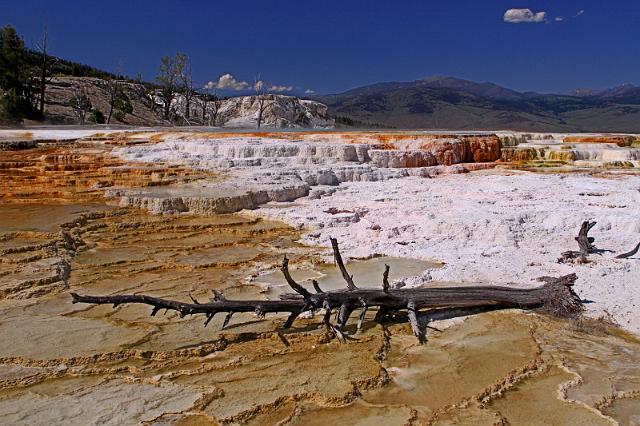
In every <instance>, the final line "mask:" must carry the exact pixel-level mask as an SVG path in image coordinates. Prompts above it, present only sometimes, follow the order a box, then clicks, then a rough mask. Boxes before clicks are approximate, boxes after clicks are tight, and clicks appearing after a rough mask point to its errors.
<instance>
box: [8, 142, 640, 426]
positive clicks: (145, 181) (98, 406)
mask: <svg viewBox="0 0 640 426" xmlns="http://www.w3.org/2000/svg"><path fill="white" fill-rule="evenodd" d="M96 133H98V132H95V131H94V132H91V131H82V132H75V133H74V131H68V132H66V133H65V132H57V133H56V132H49V131H45V130H42V131H32V132H31V133H30V134H29V135H24V134H23V135H20V132H15V131H14V132H11V133H9V132H5V133H4V134H0V136H2V137H3V140H2V141H0V146H2V147H3V148H2V149H5V150H3V151H0V178H1V180H0V217H2V219H3V220H2V223H0V253H1V254H2V257H1V260H0V318H1V320H0V335H2V336H3V343H4V344H3V345H2V349H1V350H0V418H3V419H7V421H8V422H9V423H11V424H51V423H63V422H64V423H70V424H72V423H73V424H92V423H100V424H140V423H141V424H157V425H160V424H163V425H166V424H175V425H178V424H278V423H279V424H320V423H322V424H325V423H327V422H328V421H329V422H330V421H332V420H334V419H335V420H336V421H342V422H344V421H345V420H346V421H347V422H349V423H357V422H358V421H362V419H365V418H366V421H367V423H368V424H465V423H467V424H468V423H473V424H507V423H511V424H519V423H523V422H527V421H528V420H530V419H531V418H533V417H532V416H537V417H536V418H538V419H540V422H541V423H546V424H564V423H567V422H576V421H578V422H580V423H582V424H613V423H615V422H619V423H620V424H633V422H634V421H636V419H637V412H638V408H639V406H640V399H639V398H640V388H639V387H638V377H640V371H639V370H638V365H640V359H639V358H638V354H640V343H638V338H637V334H634V333H638V331H639V330H640V317H639V316H638V314H637V305H638V302H640V292H639V291H638V288H637V285H635V284H637V282H638V279H639V278H640V264H639V263H638V257H637V256H635V257H632V258H630V259H615V258H614V257H615V255H616V254H618V253H621V252H624V251H628V250H629V249H630V248H632V247H633V245H634V244H636V243H637V242H638V241H640V219H638V217H637V212H638V211H639V209H640V177H639V176H637V173H636V171H637V166H638V164H637V162H636V160H637V158H636V157H635V156H636V155H637V153H636V148H635V145H636V144H637V142H636V141H637V138H636V137H635V136H615V137H611V136H608V135H588V136H585V135H581V136H580V138H582V139H577V136H576V135H559V134H557V135H556V134H549V135H541V134H532V135H523V134H514V133H509V132H497V133H473V132H471V133H446V134H442V133H429V132H414V133H406V132H283V133H280V132H271V133H206V132H197V131H190V132H176V131H166V132H163V131H160V130H153V131H152V130H145V131H142V130H141V131H130V132H109V131H106V132H105V131H101V132H99V133H100V134H96ZM6 149H9V150H6ZM532 152H535V156H531V155H532V154H531V153H532ZM586 219H592V220H595V221H597V222H598V224H597V226H596V227H595V228H594V229H593V230H592V234H593V236H595V237H596V245H597V247H598V248H601V249H603V252H601V253H596V254H594V255H593V256H591V257H590V262H589V263H586V264H559V263H557V258H558V256H559V255H560V253H561V252H562V251H565V250H569V249H575V248H576V247H574V246H575V241H574V240H573V238H574V237H575V235H576V233H577V230H578V228H579V226H580V222H581V221H582V220H586ZM329 236H332V237H337V238H339V240H340V241H341V248H342V249H343V254H344V256H345V258H348V259H349V261H348V264H347V266H348V267H349V268H350V269H351V271H352V273H354V279H356V280H358V279H360V280H361V281H359V282H358V283H359V284H361V285H364V286H379V285H380V282H381V276H382V271H383V270H384V264H385V263H388V264H390V265H391V279H392V281H393V282H394V284H395V285H399V286H420V285H422V286H430V285H434V284H437V285H449V286H456V285H459V284H460V283H464V284H465V285H469V284H474V283H499V284H504V285H511V286H515V287H519V288H525V287H529V286H534V285H536V283H535V281H534V279H535V278H536V277H539V276H542V275H559V274H565V273H571V272H575V273H576V274H577V275H578V282H577V284H576V291H577V292H578V293H579V295H580V296H581V297H583V298H585V299H589V300H590V301H592V302H593V303H590V304H588V305H587V306H588V312H587V317H585V318H584V319H581V320H580V321H578V322H566V321H561V320H556V319H551V318H548V317H545V316H541V315H538V314H533V313H524V312H520V311H517V310H510V311H504V312H494V313H485V314H481V315H477V316H475V317H474V318H473V319H472V320H466V321H464V320H462V319H455V320H447V321H441V322H435V323H433V324H432V325H433V326H434V328H435V329H430V330H429V332H428V342H427V344H426V345H418V344H417V343H416V341H415V339H413V338H412V337H411V336H410V335H409V333H407V329H408V328H409V326H408V325H407V324H405V323H403V322H402V321H399V322H397V323H391V324H389V325H387V326H385V327H382V326H381V325H378V324H376V323H374V322H373V321H371V320H372V319H373V315H374V313H369V314H368V315H367V320H366V321H365V327H363V329H362V330H361V332H359V333H357V334H355V324H350V325H349V326H348V329H347V331H348V332H349V333H354V334H353V335H352V339H351V340H349V341H348V342H347V343H346V344H340V343H339V342H338V341H337V340H336V339H335V338H333V337H332V334H331V333H329V332H327V331H326V330H325V329H324V328H322V327H320V328H319V327H318V325H319V321H318V320H317V319H308V320H307V319H300V320H298V321H297V322H296V323H295V324H294V327H293V329H291V330H287V331H282V330H277V328H276V327H277V326H279V325H282V323H283V322H284V320H285V319H286V316H277V315H276V316H268V317H267V319H266V321H257V319H256V318H255V317H254V316H253V315H251V314H238V315H236V316H234V318H233V320H232V322H231V324H230V325H229V327H227V328H226V329H225V330H222V331H220V330H219V329H220V326H221V324H222V321H223V319H222V318H221V317H217V318H215V319H214V320H213V321H212V322H211V324H209V326H208V327H206V328H205V327H203V324H202V318H198V317H185V318H179V316H178V315H177V314H175V313H168V314H167V315H165V316H163V315H162V314H158V315H157V316H154V317H150V316H149V310H148V309H147V308H146V307H143V306H139V305H134V306H118V307H117V308H116V309H111V307H109V306H91V305H72V304H71V298H70V297H69V295H68V292H70V291H74V292H79V293H89V294H102V295H111V294H124V293H138V294H150V295H154V296H158V297H166V298H173V299H178V300H185V301H186V300H189V297H190V296H192V297H194V298H196V299H199V300H207V299H208V298H209V297H210V296H211V291H212V290H220V291H224V294H225V295H226V297H228V298H249V297H252V298H273V297H277V296H278V294H280V293H281V292H282V286H281V283H282V280H281V279H280V278H279V275H278V274H276V273H275V272H274V271H275V270H276V269H277V267H278V265H279V263H280V262H281V260H282V256H283V255H285V254H287V255H288V256H289V258H291V267H292V272H293V275H294V276H295V277H296V279H298V280H299V281H300V282H302V283H303V284H304V285H309V284H308V279H309V278H316V279H318V280H319V281H320V285H321V286H324V287H325V288H335V286H336V285H338V284H336V283H339V282H340V281H339V277H338V279H337V278H336V275H335V274H334V275H332V272H329V270H332V269H333V268H332V266H331V265H327V264H326V263H324V262H326V261H328V260H329V256H330V248H329V247H330V246H329ZM356 259H359V260H356ZM354 322H355V321H354ZM613 322H617V324H618V326H615V325H614V324H613Z"/></svg>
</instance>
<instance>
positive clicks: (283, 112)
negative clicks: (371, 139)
mask: <svg viewBox="0 0 640 426" xmlns="http://www.w3.org/2000/svg"><path fill="white" fill-rule="evenodd" d="M260 99H263V102H264V106H263V108H264V111H263V113H262V121H261V126H263V127H276V128H282V127H302V128H331V127H333V124H334V120H333V119H332V118H331V117H330V116H329V113H328V109H327V106H326V105H324V104H321V103H320V102H315V101H310V100H302V99H298V98H296V97H293V96H284V95H262V96H261V97H260V98H259V97H258V96H240V97H237V98H230V99H227V100H225V101H224V102H223V104H222V106H221V108H220V113H219V114H220V122H221V123H222V125H224V127H257V124H258V123H257V120H258V113H259V109H260Z"/></svg>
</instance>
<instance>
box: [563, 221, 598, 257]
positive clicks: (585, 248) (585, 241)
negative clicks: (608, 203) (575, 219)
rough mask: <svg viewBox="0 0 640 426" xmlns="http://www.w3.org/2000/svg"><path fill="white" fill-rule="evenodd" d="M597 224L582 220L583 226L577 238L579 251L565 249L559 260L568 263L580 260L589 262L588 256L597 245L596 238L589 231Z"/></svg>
mask: <svg viewBox="0 0 640 426" xmlns="http://www.w3.org/2000/svg"><path fill="white" fill-rule="evenodd" d="M595 225H596V222H591V221H588V220H585V221H584V222H582V226H580V231H579V232H578V236H577V237H576V238H575V240H576V242H577V243H578V248H579V251H574V250H569V251H565V252H564V253H562V254H561V255H560V258H559V259H558V262H560V263H567V262H576V261H577V262H579V263H587V262H588V260H587V256H588V255H590V254H591V253H593V250H594V249H595V247H594V246H593V242H594V241H595V239H594V238H593V237H589V235H588V234H589V231H590V230H591V228H593V227H594V226H595Z"/></svg>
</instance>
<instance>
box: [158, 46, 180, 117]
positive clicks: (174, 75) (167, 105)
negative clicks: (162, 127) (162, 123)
mask: <svg viewBox="0 0 640 426" xmlns="http://www.w3.org/2000/svg"><path fill="white" fill-rule="evenodd" d="M185 59H186V55H185V54H183V53H177V54H176V56H175V58H172V57H171V56H164V57H162V59H161V61H160V74H159V75H158V77H156V82H157V83H158V84H159V85H160V90H159V92H158V96H159V97H160V99H162V102H163V108H162V109H163V111H162V112H163V114H162V115H163V118H164V119H165V120H169V119H170V118H171V103H172V102H173V99H174V98H175V97H176V94H177V93H178V91H179V89H180V77H181V76H182V75H183V73H184V68H185Z"/></svg>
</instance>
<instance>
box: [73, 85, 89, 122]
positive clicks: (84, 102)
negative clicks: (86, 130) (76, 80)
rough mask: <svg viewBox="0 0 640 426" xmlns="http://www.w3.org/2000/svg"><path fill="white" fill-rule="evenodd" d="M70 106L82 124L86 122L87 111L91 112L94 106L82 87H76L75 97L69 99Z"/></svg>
mask: <svg viewBox="0 0 640 426" xmlns="http://www.w3.org/2000/svg"><path fill="white" fill-rule="evenodd" d="M69 106H70V107H71V108H72V109H73V112H74V113H75V114H76V116H77V117H78V120H79V121H80V124H84V119H85V117H86V116H87V113H88V112H90V111H91V109H92V107H93V106H92V105H91V100H90V99H89V97H88V96H87V92H86V90H80V89H74V91H73V97H72V98H71V99H70V100H69Z"/></svg>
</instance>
